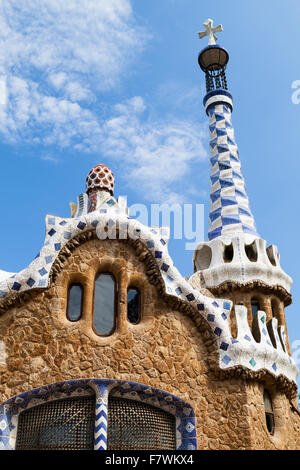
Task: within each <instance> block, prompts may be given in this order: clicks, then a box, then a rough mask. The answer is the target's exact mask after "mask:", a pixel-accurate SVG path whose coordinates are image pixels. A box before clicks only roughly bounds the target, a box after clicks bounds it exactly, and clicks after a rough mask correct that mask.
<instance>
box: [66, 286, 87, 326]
mask: <svg viewBox="0 0 300 470" xmlns="http://www.w3.org/2000/svg"><path fill="white" fill-rule="evenodd" d="M82 304H83V287H82V285H81V284H70V286H69V289H68V305H67V318H68V320H70V321H78V320H80V318H81V315H82Z"/></svg>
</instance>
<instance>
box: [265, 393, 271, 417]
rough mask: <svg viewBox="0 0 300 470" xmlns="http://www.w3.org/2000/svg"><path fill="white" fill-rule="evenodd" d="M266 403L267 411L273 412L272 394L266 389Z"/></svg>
mask: <svg viewBox="0 0 300 470" xmlns="http://www.w3.org/2000/svg"><path fill="white" fill-rule="evenodd" d="M264 405H265V410H266V411H271V412H272V400H271V397H270V394H269V393H268V392H267V391H266V390H265V392H264Z"/></svg>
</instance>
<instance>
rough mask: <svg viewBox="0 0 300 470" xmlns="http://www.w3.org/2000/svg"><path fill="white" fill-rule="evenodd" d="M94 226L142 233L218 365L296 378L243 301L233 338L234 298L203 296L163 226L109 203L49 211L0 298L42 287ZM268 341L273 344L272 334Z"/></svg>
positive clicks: (102, 234) (108, 233)
mask: <svg viewBox="0 0 300 470" xmlns="http://www.w3.org/2000/svg"><path fill="white" fill-rule="evenodd" d="M95 227H96V233H97V236H98V238H99V239H106V238H108V237H110V238H116V234H117V230H116V229H119V228H120V229H124V231H125V233H126V236H128V237H129V238H131V239H140V240H141V241H142V242H143V243H144V244H145V246H146V247H147V248H148V250H149V251H150V253H152V256H153V259H154V260H155V262H156V263H157V266H158V268H159V270H160V274H161V277H162V279H163V282H164V286H165V292H166V293H167V294H169V295H172V296H176V297H177V298H178V299H181V300H182V301H184V302H187V303H188V304H189V305H191V306H192V307H193V308H195V309H196V310H197V312H198V314H199V315H201V316H202V317H203V318H204V319H205V320H206V321H207V324H208V325H209V327H210V328H211V330H212V332H213V334H214V337H215V341H216V345H217V347H218V350H219V366H220V368H221V369H228V368H230V367H234V366H237V365H243V366H244V367H247V368H248V369H250V370H252V371H258V370H261V369H266V370H268V371H269V372H270V373H272V374H273V375H274V376H278V375H281V374H283V375H284V376H286V377H287V378H288V379H289V380H292V381H294V382H296V378H297V375H298V369H297V366H296V364H295V362H294V360H293V359H292V358H290V356H289V355H288V354H287V353H286V352H285V351H284V350H283V349H282V348H281V349H280V348H279V347H278V348H274V347H273V345H271V346H269V345H268V348H267V349H266V346H265V343H263V342H261V343H256V342H255V340H254V338H253V336H252V333H251V331H250V329H249V326H248V321H247V312H246V311H245V310H243V307H241V306H236V307H235V310H236V315H237V321H238V325H239V336H238V338H237V340H234V339H233V338H232V336H231V332H230V324H229V312H230V310H231V307H232V303H231V302H230V301H229V300H218V299H212V298H210V297H206V296H204V295H203V294H202V293H201V292H200V291H199V290H198V289H195V288H193V287H192V285H191V284H190V282H189V281H188V280H186V279H184V278H183V277H182V276H181V274H180V273H179V271H178V270H177V268H176V267H175V266H174V262H173V260H172V259H171V257H170V255H169V253H168V245H167V241H168V240H167V236H166V235H167V233H166V234H165V235H164V229H157V228H155V229H154V228H151V227H146V226H144V225H142V224H141V223H140V222H139V221H138V220H135V219H131V218H130V217H128V216H127V215H126V214H125V213H124V211H123V210H122V211H121V212H120V211H119V210H118V208H117V207H115V206H113V207H110V208H108V209H103V208H102V206H100V208H99V209H98V210H96V211H94V212H91V213H89V214H86V215H85V216H81V217H75V218H69V219H67V218H60V217H55V216H47V217H46V238H45V243H44V246H43V247H42V249H41V250H40V252H39V255H38V257H36V258H35V259H34V261H33V262H32V263H31V264H30V265H29V267H28V268H27V269H24V270H23V271H21V272H20V273H18V274H16V275H15V276H13V277H11V278H9V279H6V280H5V281H2V282H1V283H0V292H1V293H2V294H1V295H2V298H6V297H8V296H9V295H11V294H18V293H19V292H24V291H28V290H30V289H34V288H38V289H39V288H46V287H47V286H48V283H49V275H50V272H51V267H52V265H53V263H54V262H55V260H56V258H57V256H58V255H59V253H60V251H61V249H62V248H63V247H64V246H65V245H66V244H67V243H68V241H69V240H70V239H72V238H74V237H76V236H77V235H78V234H79V233H83V232H85V231H87V230H90V229H94V228H95ZM124 231H123V235H124ZM66 233H68V236H67V237H66ZM123 235H122V236H123ZM274 335H275V339H276V341H277V342H278V344H281V342H280V339H279V336H278V333H277V328H275V327H274ZM267 341H269V343H270V344H271V341H270V338H268V339H267ZM268 354H269V355H270V357H271V358H272V360H269V359H268V360H267V359H264V360H262V357H264V358H265V357H266V356H268ZM271 362H272V363H271ZM274 364H275V366H274Z"/></svg>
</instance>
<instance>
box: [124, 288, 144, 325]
mask: <svg viewBox="0 0 300 470" xmlns="http://www.w3.org/2000/svg"><path fill="white" fill-rule="evenodd" d="M140 310H141V306H140V293H139V291H138V290H137V289H135V288H133V287H132V288H129V289H128V291H127V318H128V321H130V323H138V322H139V321H140V319H141V311H140Z"/></svg>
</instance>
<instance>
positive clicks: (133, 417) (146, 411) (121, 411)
mask: <svg viewBox="0 0 300 470" xmlns="http://www.w3.org/2000/svg"><path fill="white" fill-rule="evenodd" d="M108 449H111V450H159V449H167V450H173V449H176V432H175V417H174V416H173V415H171V414H169V413H167V412H165V411H163V410H161V409H159V408H155V407H154V406H151V405H148V404H146V403H141V402H138V401H134V400H128V399H124V398H116V397H110V398H109V400H108Z"/></svg>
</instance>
